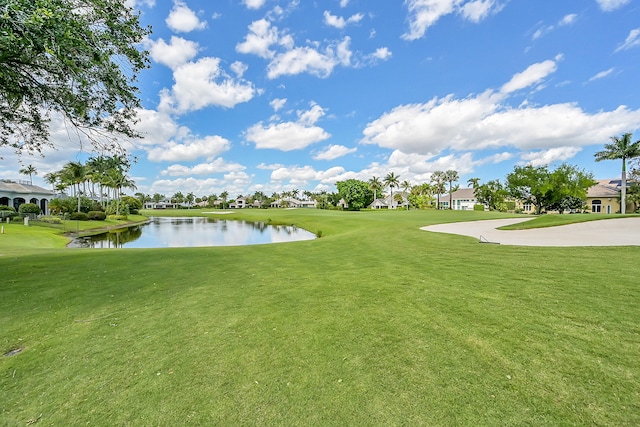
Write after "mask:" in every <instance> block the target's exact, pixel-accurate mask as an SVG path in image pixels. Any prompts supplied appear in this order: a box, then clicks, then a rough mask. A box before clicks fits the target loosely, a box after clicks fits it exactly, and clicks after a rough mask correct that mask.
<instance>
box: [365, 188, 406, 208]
mask: <svg viewBox="0 0 640 427" xmlns="http://www.w3.org/2000/svg"><path fill="white" fill-rule="evenodd" d="M398 194H400V196H401V197H402V202H400V201H397V200H393V204H392V203H391V202H392V200H391V194H389V195H388V196H386V197H384V198H381V199H375V200H374V201H373V202H372V203H371V204H370V205H369V209H400V208H403V209H406V208H407V206H409V194H408V193H407V192H406V191H398V192H396V193H393V198H394V199H395V198H396V197H397V196H398Z"/></svg>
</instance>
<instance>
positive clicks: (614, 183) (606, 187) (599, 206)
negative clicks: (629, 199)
mask: <svg viewBox="0 0 640 427" xmlns="http://www.w3.org/2000/svg"><path fill="white" fill-rule="evenodd" d="M620 183H621V181H620V180H619V179H603V180H599V181H597V184H596V185H594V186H593V187H591V188H589V190H588V191H587V200H586V202H585V204H586V206H587V211H588V212H591V213H601V214H612V213H619V212H620ZM626 210H627V212H632V210H633V203H627V207H626Z"/></svg>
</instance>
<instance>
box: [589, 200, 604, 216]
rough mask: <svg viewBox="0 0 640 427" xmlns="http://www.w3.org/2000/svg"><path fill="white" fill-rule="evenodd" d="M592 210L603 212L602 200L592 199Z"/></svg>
mask: <svg viewBox="0 0 640 427" xmlns="http://www.w3.org/2000/svg"><path fill="white" fill-rule="evenodd" d="M591 212H593V213H600V212H602V201H600V200H592V201H591Z"/></svg>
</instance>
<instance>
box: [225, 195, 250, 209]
mask: <svg viewBox="0 0 640 427" xmlns="http://www.w3.org/2000/svg"><path fill="white" fill-rule="evenodd" d="M246 207H247V199H246V198H245V197H238V198H237V199H235V200H234V201H233V202H231V203H229V208H230V209H244V208H246Z"/></svg>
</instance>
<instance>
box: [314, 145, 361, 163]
mask: <svg viewBox="0 0 640 427" xmlns="http://www.w3.org/2000/svg"><path fill="white" fill-rule="evenodd" d="M356 151H358V149H357V148H355V147H354V148H348V147H345V146H344V145H329V146H327V147H325V148H324V149H323V150H322V151H320V152H318V153H317V154H316V155H315V156H314V157H313V159H314V160H334V159H337V158H338V157H342V156H346V155H347V154H350V153H355V152H356Z"/></svg>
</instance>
